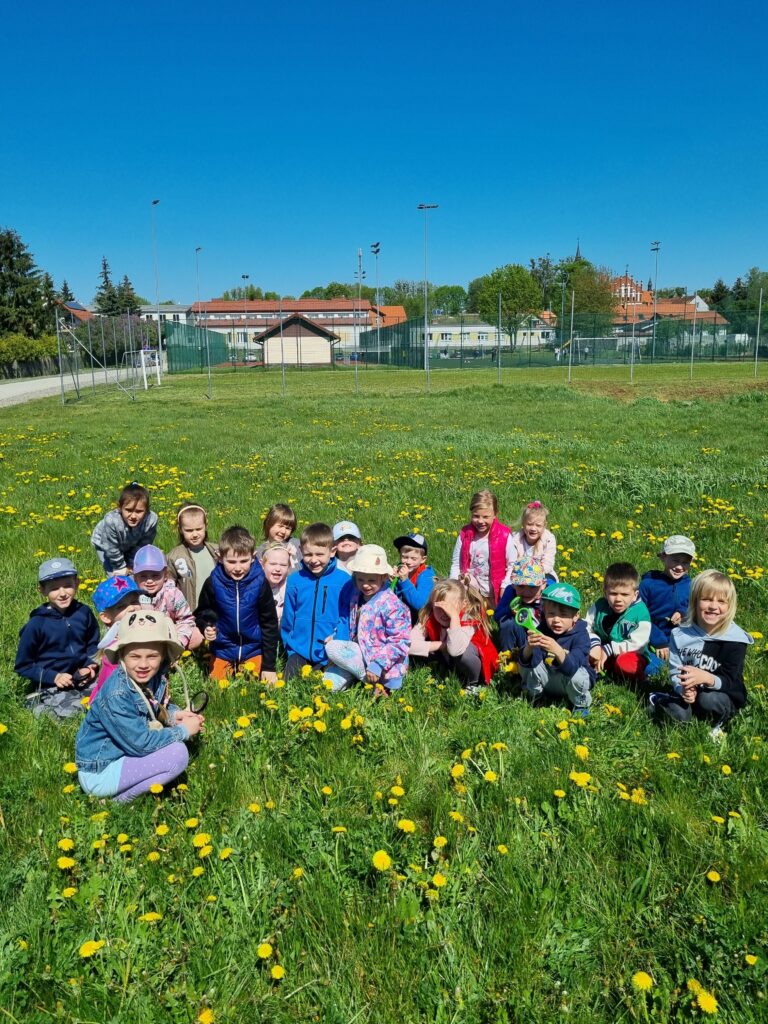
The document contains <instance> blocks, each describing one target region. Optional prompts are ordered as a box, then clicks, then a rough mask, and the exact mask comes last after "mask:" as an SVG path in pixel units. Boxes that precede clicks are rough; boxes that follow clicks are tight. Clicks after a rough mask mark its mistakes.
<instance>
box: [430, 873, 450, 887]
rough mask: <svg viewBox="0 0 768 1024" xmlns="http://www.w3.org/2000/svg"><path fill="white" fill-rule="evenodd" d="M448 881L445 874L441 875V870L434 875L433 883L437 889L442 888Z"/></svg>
mask: <svg viewBox="0 0 768 1024" xmlns="http://www.w3.org/2000/svg"><path fill="white" fill-rule="evenodd" d="M447 881H448V879H447V878H446V877H445V875H441V874H440V872H439V871H437V872H436V873H435V874H434V875H432V885H434V887H435V888H436V889H442V887H443V886H444V885H445V883H446V882H447Z"/></svg>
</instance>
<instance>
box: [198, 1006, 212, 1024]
mask: <svg viewBox="0 0 768 1024" xmlns="http://www.w3.org/2000/svg"><path fill="white" fill-rule="evenodd" d="M213 1020H214V1017H213V1010H207V1009H206V1010H201V1011H200V1013H199V1014H198V1015H197V1021H198V1024H213Z"/></svg>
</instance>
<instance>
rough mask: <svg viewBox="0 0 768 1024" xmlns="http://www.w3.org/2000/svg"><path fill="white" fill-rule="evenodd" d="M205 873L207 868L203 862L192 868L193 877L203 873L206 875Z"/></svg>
mask: <svg viewBox="0 0 768 1024" xmlns="http://www.w3.org/2000/svg"><path fill="white" fill-rule="evenodd" d="M204 874H205V868H204V867H203V866H202V865H201V864H198V866H197V867H196V868H192V877H193V878H199V877H200V876H201V875H204Z"/></svg>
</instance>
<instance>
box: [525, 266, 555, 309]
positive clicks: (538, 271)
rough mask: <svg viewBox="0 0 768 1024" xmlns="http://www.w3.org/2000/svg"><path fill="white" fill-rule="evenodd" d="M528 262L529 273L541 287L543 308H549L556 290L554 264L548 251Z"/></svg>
mask: <svg viewBox="0 0 768 1024" xmlns="http://www.w3.org/2000/svg"><path fill="white" fill-rule="evenodd" d="M529 262H530V267H531V274H532V276H533V277H534V279H535V280H536V281H537V282H538V285H539V288H540V289H541V295H542V300H543V304H544V308H545V309H550V310H551V309H552V303H553V301H554V300H555V298H556V295H555V292H556V290H557V271H556V269H555V265H554V263H553V262H552V259H551V257H550V255H549V253H547V255H546V256H539V257H538V258H537V259H535V260H530V261H529Z"/></svg>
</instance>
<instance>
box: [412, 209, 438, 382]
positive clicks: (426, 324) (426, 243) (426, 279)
mask: <svg viewBox="0 0 768 1024" xmlns="http://www.w3.org/2000/svg"><path fill="white" fill-rule="evenodd" d="M437 208H438V204H437V203H419V205H418V206H417V207H416V209H417V210H423V211H424V372H425V374H426V377H425V389H426V390H427V391H429V276H428V269H427V268H428V263H427V254H428V251H429V228H428V226H427V214H428V212H429V210H436V209H437Z"/></svg>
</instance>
